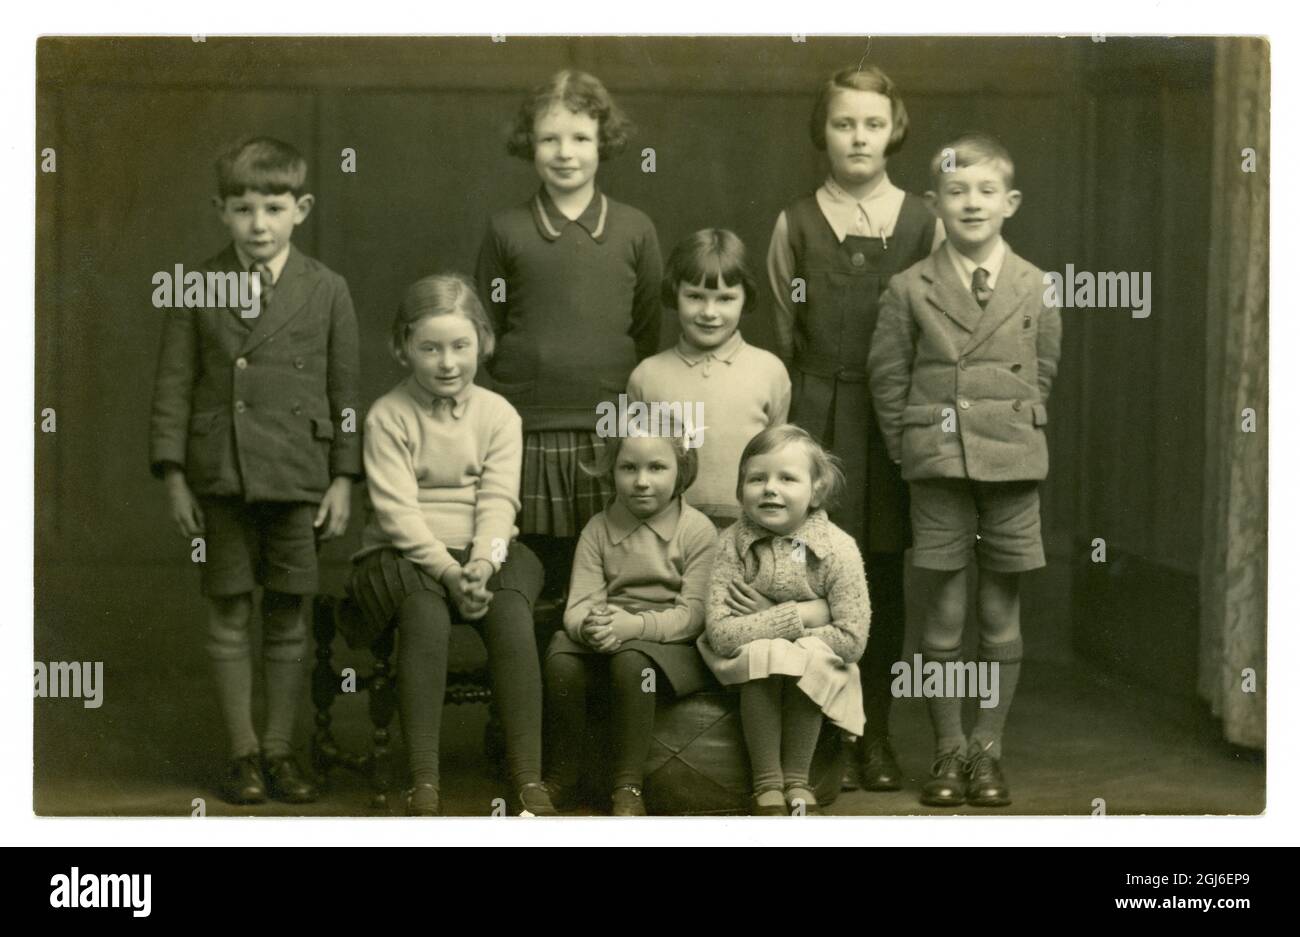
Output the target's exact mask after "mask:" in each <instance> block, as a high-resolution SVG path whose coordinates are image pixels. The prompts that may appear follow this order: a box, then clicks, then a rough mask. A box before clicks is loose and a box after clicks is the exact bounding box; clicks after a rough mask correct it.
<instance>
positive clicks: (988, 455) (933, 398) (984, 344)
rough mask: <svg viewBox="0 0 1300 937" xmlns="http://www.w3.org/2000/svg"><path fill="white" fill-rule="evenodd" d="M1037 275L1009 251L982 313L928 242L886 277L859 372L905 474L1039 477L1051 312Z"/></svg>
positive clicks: (1057, 326) (1055, 345)
mask: <svg viewBox="0 0 1300 937" xmlns="http://www.w3.org/2000/svg"><path fill="white" fill-rule="evenodd" d="M1044 289H1045V287H1044V284H1043V272H1042V271H1041V270H1039V269H1038V268H1037V267H1035V266H1034V265H1033V264H1031V263H1029V262H1028V261H1026V260H1024V259H1023V258H1021V257H1019V256H1017V255H1016V254H1015V253H1014V252H1013V251H1011V250H1010V249H1009V248H1008V250H1007V254H1006V259H1005V260H1004V261H1003V264H1002V271H1001V273H999V275H998V280H997V287H996V288H995V289H994V291H993V296H992V298H991V299H990V300H989V303H988V306H987V308H985V309H980V307H979V304H978V303H977V302H975V297H974V296H972V295H971V293H970V291H969V290H967V289H966V288H965V287H964V286H963V285H962V282H961V280H960V278H959V277H958V275H957V271H956V269H955V268H954V267H953V264H952V261H951V259H949V257H948V256H947V253H946V252H945V251H943V250H936V251H935V252H934V253H932V254H931V255H930V256H929V257H927V258H925V260H922V261H920V262H919V263H916V264H913V265H912V266H911V267H909V268H908V269H907V270H905V271H903V272H902V273H900V274H898V275H897V276H895V277H894V278H893V279H892V280H890V282H889V289H887V290H886V291H885V295H884V296H883V297H882V298H881V306H880V319H879V321H878V323H877V325H876V331H875V334H874V336H873V337H872V341H871V353H870V356H869V358H868V364H867V369H868V373H869V374H870V380H871V393H872V397H873V398H874V400H875V403H876V415H877V418H878V419H879V421H880V430H881V433H882V434H883V435H884V437H885V445H886V447H887V448H888V449H889V455H890V457H891V458H893V459H894V460H895V461H901V462H902V466H903V477H904V478H905V479H908V480H909V481H911V480H915V479H922V478H970V479H973V480H975V481H1030V480H1037V479H1042V478H1046V477H1047V436H1046V432H1045V430H1044V427H1045V426H1046V425H1047V395H1048V393H1049V392H1050V391H1051V388H1052V380H1053V379H1054V378H1055V377H1056V367H1057V361H1058V360H1059V358H1060V356H1061V314H1060V311H1059V310H1058V309H1055V308H1053V307H1051V306H1049V305H1047V304H1046V303H1044V301H1043V291H1044Z"/></svg>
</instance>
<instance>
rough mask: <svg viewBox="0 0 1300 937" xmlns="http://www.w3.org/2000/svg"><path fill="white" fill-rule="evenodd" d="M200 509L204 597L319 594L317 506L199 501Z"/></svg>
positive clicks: (304, 503) (242, 500)
mask: <svg viewBox="0 0 1300 937" xmlns="http://www.w3.org/2000/svg"><path fill="white" fill-rule="evenodd" d="M199 506H200V507H201V508H202V509H203V521H204V524H203V539H204V541H205V542H206V544H207V562H205V563H201V564H200V570H201V573H200V579H201V588H202V591H203V594H204V595H208V596H228V595H243V594H245V593H248V592H252V591H253V589H254V587H256V586H263V587H265V588H267V589H271V590H273V591H275V592H284V593H287V594H288V595H311V594H312V593H314V592H316V591H317V589H318V587H319V575H318V572H317V565H316V553H317V549H318V543H317V539H316V528H315V527H313V526H312V522H313V521H314V520H315V519H316V510H317V505H315V504H311V503H309V502H305V501H289V502H280V501H258V502H251V503H250V502H248V501H245V500H244V499H243V498H201V499H200V500H199Z"/></svg>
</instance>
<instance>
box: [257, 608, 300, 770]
mask: <svg viewBox="0 0 1300 937" xmlns="http://www.w3.org/2000/svg"><path fill="white" fill-rule="evenodd" d="M306 662H307V623H306V622H305V621H304V620H303V609H302V596H298V595H280V594H276V593H268V594H267V595H266V596H265V597H264V598H263V601H262V666H263V668H264V672H265V673H266V732H265V734H264V735H263V736H262V751H263V753H264V754H265V755H266V756H267V757H268V758H278V757H283V756H286V755H288V754H289V753H290V752H291V751H292V750H293V727H294V723H295V722H296V721H297V716H298V707H299V705H301V703H302V693H303V686H304V681H305V680H306V676H307V672H306V669H305V668H306Z"/></svg>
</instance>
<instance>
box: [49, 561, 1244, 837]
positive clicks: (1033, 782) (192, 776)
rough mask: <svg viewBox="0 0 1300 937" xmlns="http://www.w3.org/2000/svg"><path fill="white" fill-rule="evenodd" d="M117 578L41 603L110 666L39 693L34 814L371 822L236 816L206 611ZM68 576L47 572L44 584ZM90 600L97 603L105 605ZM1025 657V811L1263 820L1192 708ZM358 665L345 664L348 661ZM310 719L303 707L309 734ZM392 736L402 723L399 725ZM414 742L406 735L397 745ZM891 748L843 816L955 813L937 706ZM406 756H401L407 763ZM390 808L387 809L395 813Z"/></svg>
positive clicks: (360, 736) (362, 727) (910, 720)
mask: <svg viewBox="0 0 1300 937" xmlns="http://www.w3.org/2000/svg"><path fill="white" fill-rule="evenodd" d="M130 575H131V574H129V573H123V572H122V571H121V570H119V571H117V572H116V573H113V574H110V573H107V572H106V573H104V579H103V581H96V579H95V578H94V577H93V576H88V575H87V574H86V573H85V571H78V572H77V574H76V575H75V576H72V575H69V576H68V581H67V582H66V583H64V584H62V587H61V588H59V589H49V590H44V591H43V592H42V593H41V594H40V595H39V596H38V603H37V616H38V623H59V622H65V623H69V622H70V623H75V624H76V627H72V626H71V625H68V626H65V627H55V626H53V625H47V626H44V627H38V631H37V644H36V654H37V659H38V660H102V661H104V701H103V705H102V706H100V707H99V708H97V709H87V708H85V707H83V706H82V705H81V702H80V701H78V700H73V699H37V700H36V701H35V703H36V706H35V709H36V724H35V771H34V797H33V807H34V810H35V812H36V813H37V814H40V815H52V816H68V815H73V816H78V815H80V816H86V815H99V816H102V815H130V816H188V815H190V814H191V813H192V812H193V810H194V809H195V808H194V800H195V798H202V799H203V801H204V807H205V809H206V812H207V813H208V814H209V815H230V814H250V815H257V816H284V815H292V814H301V815H310V816H375V815H377V811H374V810H372V809H371V808H370V807H369V806H368V792H367V789H366V786H365V784H364V782H363V780H362V779H361V778H359V777H357V776H355V775H353V774H351V773H349V772H346V771H335V772H333V773H332V774H331V775H330V777H329V778H328V780H327V787H326V791H325V793H324V796H322V798H321V799H320V801H319V802H318V803H316V804H312V805H309V806H307V807H305V808H300V807H290V806H285V805H278V804H269V805H266V806H261V807H255V808H236V807H231V806H228V805H226V804H224V803H223V802H222V801H221V799H220V797H219V795H218V794H217V792H216V790H215V788H214V783H213V782H214V778H216V777H217V776H218V775H219V772H220V771H221V769H222V765H223V759H224V754H223V750H224V739H223V733H222V728H221V724H220V720H219V715H218V712H217V710H216V707H215V705H214V702H213V698H212V689H211V683H210V681H209V678H208V674H207V668H206V664H205V661H204V659H203V651H202V639H201V638H202V634H201V632H202V626H201V621H202V616H201V606H200V605H199V599H198V597H197V596H195V595H194V594H193V593H192V591H191V590H189V589H184V590H183V589H181V588H180V587H179V586H177V585H168V584H166V583H163V582H160V581H159V580H158V578H157V575H156V572H153V571H149V570H138V571H137V572H136V573H135V574H134V575H136V576H137V577H138V578H137V579H136V580H134V581H132V580H131V578H130ZM53 578H55V577H54V576H53V575H51V576H49V577H47V580H46V581H50V580H52V579H53ZM92 597H94V598H92ZM1030 648H1031V657H1030V659H1029V660H1028V661H1027V662H1026V665H1025V667H1024V671H1023V676H1022V680H1021V684H1020V691H1019V693H1018V695H1017V697H1016V703H1015V708H1014V709H1013V711H1012V714H1011V717H1010V722H1009V725H1008V730H1007V736H1006V740H1005V743H1004V748H1005V752H1004V760H1003V767H1004V770H1005V772H1006V774H1007V778H1008V780H1009V782H1010V785H1011V790H1012V795H1013V799H1014V802H1013V804H1012V805H1011V806H1010V807H1008V808H1005V809H1003V810H999V811H980V810H977V809H974V808H966V809H965V810H963V811H961V812H965V813H991V812H997V813H1000V814H1006V815H1013V814H1020V815H1026V814H1028V815H1061V814H1081V815H1082V814H1089V813H1092V812H1093V811H1094V809H1095V808H1094V802H1095V801H1096V800H1097V799H1098V798H1101V799H1102V800H1104V801H1105V810H1106V812H1107V813H1108V814H1110V815H1118V814H1191V815H1200V814H1257V813H1260V812H1261V811H1262V810H1263V809H1264V776H1265V772H1264V763H1263V759H1262V757H1261V756H1259V755H1258V754H1257V753H1249V752H1244V751H1241V750H1236V749H1233V748H1231V747H1229V746H1227V745H1226V744H1224V743H1223V742H1222V741H1220V740H1219V738H1218V733H1217V728H1216V726H1215V725H1214V724H1213V722H1212V721H1211V720H1210V719H1209V718H1208V716H1206V715H1205V714H1204V713H1202V712H1200V710H1199V707H1198V706H1197V705H1196V704H1194V703H1189V702H1187V701H1179V700H1175V699H1171V698H1169V697H1167V696H1163V695H1161V694H1159V693H1156V692H1155V691H1150V690H1143V689H1141V688H1139V687H1137V686H1135V685H1130V684H1126V683H1123V682H1119V681H1112V680H1108V679H1106V678H1105V677H1104V676H1103V675H1100V674H1097V673H1093V672H1090V671H1088V670H1087V669H1086V668H1084V667H1083V666H1082V665H1079V664H1077V663H1074V662H1071V661H1070V660H1069V659H1068V657H1067V656H1064V655H1060V654H1058V655H1054V656H1052V657H1050V658H1042V657H1040V658H1034V657H1033V656H1032V648H1033V643H1032V642H1030ZM349 662H353V663H360V660H359V659H358V658H350V657H349V656H348V655H347V653H346V652H341V653H340V654H339V656H338V658H337V661H336V663H338V664H339V665H340V666H343V665H345V664H347V663H349ZM334 713H335V727H336V731H337V736H338V739H339V741H340V743H342V744H343V745H345V746H347V747H349V748H353V749H356V750H361V751H364V750H366V748H367V746H368V744H369V723H368V722H367V719H366V713H365V701H364V699H363V698H349V699H342V700H340V701H339V702H338V703H337V704H336V705H335V708H334ZM486 719H487V713H486V707H484V706H460V707H449V708H448V709H447V711H446V720H445V728H444V745H443V761H442V775H443V804H444V811H445V812H446V813H448V814H451V815H465V816H488V815H490V814H491V812H492V808H493V800H494V799H495V798H498V797H501V796H503V795H504V793H505V790H504V787H503V786H502V785H501V784H500V783H499V782H498V781H497V780H496V779H495V778H494V775H493V772H492V769H491V766H490V765H489V763H488V760H487V759H486V757H485V756H484V754H483V750H482V730H483V726H484V724H485V722H486ZM310 725H311V712H310V709H309V706H308V704H307V701H306V700H305V699H304V703H303V710H302V719H301V722H300V729H301V735H302V737H303V739H304V741H305V739H306V736H307V732H308V729H309V727H310ZM394 728H397V724H396V721H395V722H394ZM397 734H398V735H400V733H397ZM894 739H895V747H896V749H897V751H898V755H899V758H900V760H901V762H902V765H903V768H904V771H905V773H906V775H907V783H906V786H905V789H904V790H903V791H900V792H898V793H890V794H869V793H864V792H853V793H846V794H843V795H842V796H841V797H840V798H839V799H838V800H837V801H836V803H835V804H834V806H833V807H832V808H831V809H830V811H829V812H830V813H833V814H836V815H843V816H857V815H880V816H889V815H907V814H941V813H951V812H953V811H940V810H933V809H931V808H926V807H923V806H921V805H920V803H919V802H918V799H917V797H918V793H919V789H920V784H921V782H922V780H923V779H924V776H925V774H926V772H927V770H928V767H929V760H930V745H931V734H930V728H929V722H928V719H927V716H926V712H925V705H924V702H923V701H916V700H900V701H899V702H898V703H897V704H896V706H895V716H894ZM398 754H399V757H400V751H399V753H398ZM398 808H399V805H398V804H396V803H395V804H393V805H392V806H391V807H390V811H391V812H393V813H397V812H398Z"/></svg>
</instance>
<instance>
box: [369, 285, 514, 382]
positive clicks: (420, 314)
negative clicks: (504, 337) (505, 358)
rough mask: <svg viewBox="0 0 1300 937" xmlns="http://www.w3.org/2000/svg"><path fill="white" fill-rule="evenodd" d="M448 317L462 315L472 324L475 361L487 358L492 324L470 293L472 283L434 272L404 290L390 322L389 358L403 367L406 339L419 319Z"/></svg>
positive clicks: (493, 344) (492, 345)
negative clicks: (475, 350)
mask: <svg viewBox="0 0 1300 937" xmlns="http://www.w3.org/2000/svg"><path fill="white" fill-rule="evenodd" d="M450 315H462V316H464V317H465V318H466V319H468V320H469V321H470V322H472V323H474V331H475V332H476V333H478V360H479V361H485V360H487V359H488V358H490V357H491V356H492V351H493V350H494V349H495V348H496V336H495V335H493V333H492V322H491V320H490V319H488V316H487V313H486V312H485V311H484V310H483V304H482V303H481V302H479V299H478V293H476V292H475V291H474V281H473V280H471V279H470V278H469V277H467V276H465V275H464V274H463V273H435V274H433V275H432V276H427V277H422V278H421V279H419V280H416V281H415V282H414V283H412V284H411V285H410V286H409V287H407V290H406V295H405V296H403V297H402V302H401V305H399V306H398V307H397V316H396V318H394V319H393V334H392V349H393V356H394V357H395V358H397V360H398V361H400V362H402V363H403V364H405V363H406V358H405V354H406V351H405V349H406V340H407V339H408V338H410V337H411V331H412V330H413V329H414V328H415V326H416V325H417V324H418V323H419V322H420V320H422V319H427V318H429V317H430V316H450Z"/></svg>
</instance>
